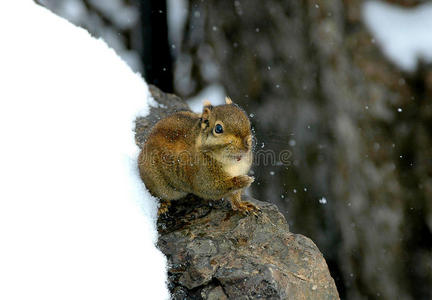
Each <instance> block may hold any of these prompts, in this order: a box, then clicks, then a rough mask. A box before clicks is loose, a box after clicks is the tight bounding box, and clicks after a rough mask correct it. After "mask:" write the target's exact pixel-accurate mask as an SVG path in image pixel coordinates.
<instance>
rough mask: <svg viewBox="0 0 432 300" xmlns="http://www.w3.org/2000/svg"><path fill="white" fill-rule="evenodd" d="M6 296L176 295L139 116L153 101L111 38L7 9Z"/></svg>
mask: <svg viewBox="0 0 432 300" xmlns="http://www.w3.org/2000/svg"><path fill="white" fill-rule="evenodd" d="M0 36H1V37H2V47H1V50H0V66H1V68H0V82H1V88H0V137H1V147H0V178H1V188H0V243H1V246H0V282H1V283H0V285H1V288H0V299H8V300H10V299H167V298H169V293H168V290H167V287H166V260H165V257H164V256H163V255H162V254H161V252H160V251H159V250H158V249H157V248H156V247H155V242H156V241H157V231H156V226H155V222H156V210H157V203H156V200H155V199H154V198H152V197H151V196H150V194H149V193H148V191H147V190H146V189H145V187H144V185H143V183H142V182H141V180H140V178H139V175H138V171H137V155H138V148H137V146H136V145H135V143H134V132H133V128H134V123H133V121H134V119H135V117H136V116H137V115H139V114H141V115H145V114H147V113H148V105H147V99H149V98H150V97H151V96H150V94H149V91H148V87H147V85H146V83H145V82H144V81H143V80H142V79H141V77H140V76H139V75H138V74H134V73H133V72H132V71H131V70H130V69H129V68H128V67H127V65H126V64H125V63H124V62H123V61H121V59H120V58H119V57H118V56H117V55H116V54H115V53H114V51H113V50H111V49H109V48H108V47H107V46H106V44H105V43H104V42H102V41H101V40H96V39H94V38H92V37H91V36H90V35H89V34H88V33H87V32H86V31H84V30H82V29H79V28H77V27H75V26H73V25H72V24H70V23H68V22H67V21H65V20H63V19H61V18H59V17H57V16H55V15H53V14H52V13H50V12H49V11H47V10H45V9H43V8H41V7H39V6H37V5H35V4H34V3H33V2H32V1H30V0H25V1H3V2H1V3H0Z"/></svg>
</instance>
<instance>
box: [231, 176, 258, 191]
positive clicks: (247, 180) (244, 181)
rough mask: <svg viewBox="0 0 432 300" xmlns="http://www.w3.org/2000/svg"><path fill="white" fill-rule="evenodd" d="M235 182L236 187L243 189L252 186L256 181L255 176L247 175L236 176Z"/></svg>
mask: <svg viewBox="0 0 432 300" xmlns="http://www.w3.org/2000/svg"><path fill="white" fill-rule="evenodd" d="M232 180H233V184H234V186H235V187H236V188H238V189H242V188H246V187H248V186H250V185H251V184H252V182H254V180H255V178H253V177H251V176H247V175H240V176H236V177H234V178H233V179H232Z"/></svg>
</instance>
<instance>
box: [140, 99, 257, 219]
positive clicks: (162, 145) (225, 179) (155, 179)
mask: <svg viewBox="0 0 432 300" xmlns="http://www.w3.org/2000/svg"><path fill="white" fill-rule="evenodd" d="M226 102H227V103H228V104H226V105H220V106H215V107H213V106H211V104H210V103H209V102H206V103H205V106H204V108H203V112H202V114H195V113H192V112H178V113H175V114H173V115H171V116H168V117H167V118H165V119H162V120H160V121H159V122H158V123H156V125H155V126H154V127H153V128H152V130H151V133H150V135H149V137H148V139H147V141H146V142H145V144H144V147H143V149H142V151H141V153H140V156H139V170H140V175H141V178H142V179H143V181H144V183H145V185H146V186H147V188H148V189H149V190H150V192H151V193H152V194H153V195H154V196H156V197H158V198H160V199H161V200H165V201H167V202H168V204H169V201H172V200H176V199H179V198H182V197H184V196H186V195H187V194H195V195H197V196H199V197H201V198H203V199H211V200H217V199H221V198H226V197H227V198H229V199H230V200H231V204H232V206H233V209H235V210H241V211H244V212H249V211H255V210H257V208H256V207H255V206H254V205H252V204H250V203H246V202H242V201H241V192H242V190H244V189H245V188H246V187H248V186H249V185H250V184H251V183H252V182H253V178H252V177H249V176H247V173H248V171H249V169H250V167H251V164H252V140H251V137H252V135H251V130H250V122H249V119H248V117H247V115H246V114H245V112H244V111H243V110H241V109H240V108H239V107H238V106H237V105H235V104H232V102H231V101H230V99H229V100H226ZM216 124H221V125H222V126H223V133H221V134H217V133H216V132H215V131H214V128H215V126H216ZM166 209H167V208H166V204H165V205H164V206H163V208H161V209H160V211H161V212H164V211H166Z"/></svg>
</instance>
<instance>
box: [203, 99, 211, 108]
mask: <svg viewBox="0 0 432 300" xmlns="http://www.w3.org/2000/svg"><path fill="white" fill-rule="evenodd" d="M203 106H204V107H206V106H212V104H211V102H210V101H208V100H207V99H206V100H204V101H203Z"/></svg>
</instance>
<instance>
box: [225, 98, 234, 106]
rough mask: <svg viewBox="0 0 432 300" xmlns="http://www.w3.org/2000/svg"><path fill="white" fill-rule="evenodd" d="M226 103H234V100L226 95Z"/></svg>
mask: <svg viewBox="0 0 432 300" xmlns="http://www.w3.org/2000/svg"><path fill="white" fill-rule="evenodd" d="M225 103H226V104H232V103H233V102H232V100H231V98H230V97H228V96H227V97H225Z"/></svg>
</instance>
